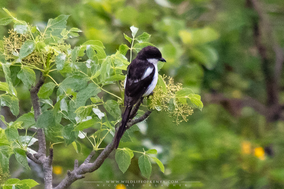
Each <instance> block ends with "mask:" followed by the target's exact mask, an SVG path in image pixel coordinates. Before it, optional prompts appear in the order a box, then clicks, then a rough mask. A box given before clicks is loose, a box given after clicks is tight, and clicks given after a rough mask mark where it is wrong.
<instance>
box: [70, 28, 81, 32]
mask: <svg viewBox="0 0 284 189" xmlns="http://www.w3.org/2000/svg"><path fill="white" fill-rule="evenodd" d="M69 31H70V32H82V30H80V29H79V28H71V29H70V30H69Z"/></svg>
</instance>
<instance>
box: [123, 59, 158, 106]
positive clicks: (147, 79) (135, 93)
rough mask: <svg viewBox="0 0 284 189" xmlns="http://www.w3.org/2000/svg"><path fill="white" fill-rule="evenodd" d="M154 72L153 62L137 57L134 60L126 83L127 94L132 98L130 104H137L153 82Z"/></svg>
mask: <svg viewBox="0 0 284 189" xmlns="http://www.w3.org/2000/svg"><path fill="white" fill-rule="evenodd" d="M154 74H155V67H154V65H153V64H151V63H148V62H143V61H140V60H137V59H134V60H133V61H132V63H131V64H130V65H129V68H128V73H127V79H126V85H125V96H126V97H129V98H130V99H131V100H130V101H131V102H130V104H132V105H133V104H135V103H136V102H137V100H138V99H140V98H141V97H142V96H143V94H144V93H145V92H146V90H147V88H148V86H149V85H150V84H151V82H152V80H153V77H154ZM128 103H129V102H128Z"/></svg>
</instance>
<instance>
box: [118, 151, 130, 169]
mask: <svg viewBox="0 0 284 189" xmlns="http://www.w3.org/2000/svg"><path fill="white" fill-rule="evenodd" d="M115 161H116V162H117V165H118V167H119V169H120V170H121V171H122V172H123V173H125V172H126V170H127V169H128V167H129V165H130V163H131V156H130V154H129V152H128V151H127V150H125V149H117V150H116V153H115Z"/></svg>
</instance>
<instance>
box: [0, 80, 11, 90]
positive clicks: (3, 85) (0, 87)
mask: <svg viewBox="0 0 284 189" xmlns="http://www.w3.org/2000/svg"><path fill="white" fill-rule="evenodd" d="M0 91H6V92H9V91H10V90H9V85H8V83H6V82H1V81H0Z"/></svg>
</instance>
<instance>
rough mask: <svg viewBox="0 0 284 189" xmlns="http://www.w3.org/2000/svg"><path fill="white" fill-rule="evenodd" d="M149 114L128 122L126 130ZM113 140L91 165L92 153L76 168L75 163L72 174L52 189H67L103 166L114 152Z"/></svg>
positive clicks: (148, 112)
mask: <svg viewBox="0 0 284 189" xmlns="http://www.w3.org/2000/svg"><path fill="white" fill-rule="evenodd" d="M136 112H137V111H136ZM136 112H133V113H134V114H136ZM150 113H151V112H150V111H147V112H146V113H145V114H144V115H143V116H141V117H139V118H137V119H134V120H131V121H129V122H128V123H127V126H128V128H130V127H131V126H132V125H134V124H136V123H138V122H141V121H143V120H145V119H146V118H147V117H148V116H149V115H150ZM117 125H119V126H120V125H121V122H119V123H118V124H117ZM116 128H118V127H116ZM114 139H115V138H113V140H112V141H111V143H109V144H108V145H107V146H106V148H105V149H104V150H103V151H102V152H101V153H100V155H99V156H98V157H97V159H96V160H95V161H94V162H93V163H89V162H90V159H91V158H92V156H93V155H94V153H95V152H94V151H92V152H91V153H90V155H89V156H88V157H87V158H86V160H85V161H84V163H82V164H81V165H80V166H79V167H78V164H77V162H75V166H74V170H73V171H72V172H71V171H68V174H67V176H66V177H65V178H64V179H63V180H62V181H61V182H60V183H59V185H58V186H56V187H55V188H54V189H63V188H68V187H69V186H70V185H71V184H72V183H73V182H75V181H76V180H78V179H81V178H83V177H84V174H86V173H91V172H94V171H95V170H97V169H98V168H99V167H100V166H101V165H102V164H103V162H104V161H105V159H106V158H107V157H108V156H109V154H110V153H111V152H112V151H113V150H114Z"/></svg>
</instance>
